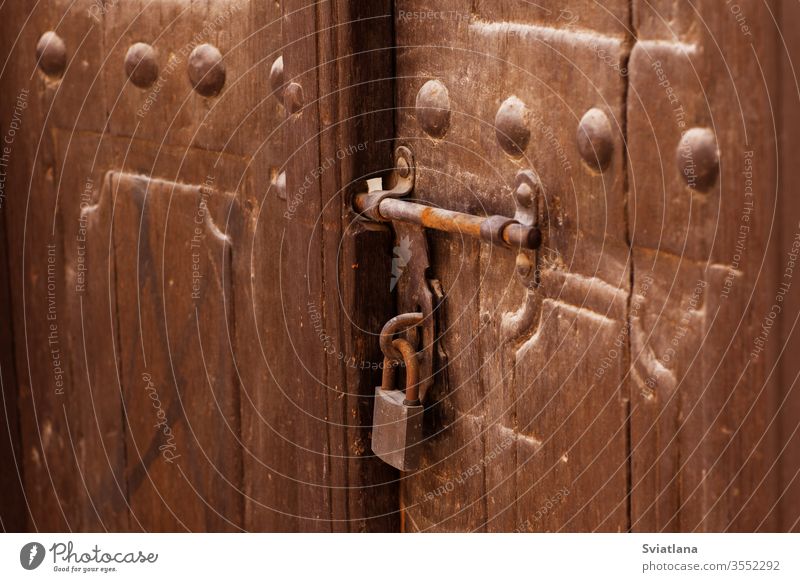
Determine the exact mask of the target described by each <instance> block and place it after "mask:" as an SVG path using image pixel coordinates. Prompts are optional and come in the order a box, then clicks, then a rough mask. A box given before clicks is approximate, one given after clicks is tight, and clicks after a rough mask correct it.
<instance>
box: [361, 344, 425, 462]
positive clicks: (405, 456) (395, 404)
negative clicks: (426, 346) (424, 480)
mask: <svg viewBox="0 0 800 582" xmlns="http://www.w3.org/2000/svg"><path fill="white" fill-rule="evenodd" d="M391 345H392V347H393V348H394V349H395V350H397V352H399V353H400V354H401V355H402V358H403V362H404V363H405V367H406V391H405V393H404V392H403V391H401V390H397V389H395V371H394V367H395V366H394V364H395V360H394V359H393V358H391V357H390V356H388V355H387V356H385V358H384V360H383V378H382V381H381V385H380V386H378V387H377V388H376V389H375V408H374V412H373V415H372V451H373V452H374V453H375V454H376V455H377V456H378V457H380V458H381V459H382V460H383V461H384V462H386V463H388V464H390V465H391V466H392V467H395V468H397V469H400V470H401V471H414V470H416V469H417V467H418V465H419V455H420V448H421V444H420V443H421V442H422V412H423V410H424V407H423V406H422V403H421V402H420V401H419V366H418V362H417V352H416V350H415V349H414V346H413V345H411V343H410V342H409V341H408V340H405V339H396V340H394V341H392V342H391Z"/></svg>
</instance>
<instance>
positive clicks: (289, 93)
mask: <svg viewBox="0 0 800 582" xmlns="http://www.w3.org/2000/svg"><path fill="white" fill-rule="evenodd" d="M283 105H284V106H285V107H286V111H288V112H289V113H290V114H291V115H294V114H295V113H298V112H299V111H300V110H301V109H302V108H303V106H304V105H305V96H304V95H303V87H302V86H301V85H300V83H294V82H292V83H289V85H288V86H287V87H286V91H284V92H283Z"/></svg>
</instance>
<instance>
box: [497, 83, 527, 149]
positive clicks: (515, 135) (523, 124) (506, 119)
mask: <svg viewBox="0 0 800 582" xmlns="http://www.w3.org/2000/svg"><path fill="white" fill-rule="evenodd" d="M494 127H495V135H496V137H497V142H498V143H499V144H500V147H501V148H503V151H505V152H506V153H507V154H508V155H510V156H513V157H520V156H522V154H523V153H524V152H525V148H527V147H528V142H529V141H530V138H531V131H530V129H528V108H527V107H526V106H525V104H524V103H523V102H522V101H520V100H519V99H518V98H517V97H509V98H508V99H506V100H505V101H503V104H502V105H500V108H499V109H498V110H497V115H496V116H495V118H494Z"/></svg>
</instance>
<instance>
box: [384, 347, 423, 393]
mask: <svg viewBox="0 0 800 582" xmlns="http://www.w3.org/2000/svg"><path fill="white" fill-rule="evenodd" d="M392 345H393V346H394V347H395V348H396V349H397V351H398V352H400V353H401V354H402V355H403V362H404V363H405V365H406V399H405V402H404V403H403V404H405V405H406V406H418V405H419V361H418V360H417V350H416V349H415V348H414V346H412V345H411V343H410V342H409V341H408V340H404V339H396V340H394V341H393V342H392ZM384 375H385V369H384Z"/></svg>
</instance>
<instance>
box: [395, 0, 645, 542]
mask: <svg viewBox="0 0 800 582" xmlns="http://www.w3.org/2000/svg"><path fill="white" fill-rule="evenodd" d="M426 9H427V5H424V3H415V2H399V3H398V4H397V7H396V10H397V17H398V21H397V27H398V28H397V41H398V57H397V58H398V65H397V72H398V78H399V82H398V106H399V108H398V117H397V119H398V122H397V123H398V140H399V141H400V142H402V143H405V144H407V145H408V146H409V147H411V149H412V150H413V151H414V153H415V157H416V162H417V164H418V172H417V186H416V189H415V193H416V196H418V197H420V198H422V199H424V200H425V201H426V202H430V203H432V204H435V205H441V206H443V207H446V208H451V209H454V210H460V211H466V212H471V213H476V214H502V215H506V216H509V215H513V213H514V204H513V198H512V195H511V190H512V184H513V179H514V175H515V174H516V172H517V171H518V170H519V169H523V168H531V169H534V170H535V171H536V172H537V173H538V174H539V175H540V177H541V179H542V182H543V186H544V191H545V193H544V197H543V200H541V201H540V205H541V219H540V220H541V222H542V227H543V231H544V237H545V240H544V243H543V245H542V250H541V251H540V252H539V253H538V257H537V261H538V265H537V267H538V269H539V272H540V275H539V282H538V284H537V286H536V289H534V290H533V291H532V292H531V293H530V294H528V292H527V291H526V290H525V289H524V287H523V286H522V285H520V283H519V282H518V281H517V278H516V276H515V271H514V270H515V266H514V261H515V256H514V254H513V253H511V252H506V251H504V250H498V249H497V248H491V247H487V246H485V245H481V244H480V243H476V242H471V241H460V240H458V239H457V238H456V239H454V237H450V236H446V237H445V236H432V237H431V245H432V248H433V250H432V254H433V256H434V257H435V258H434V260H433V261H432V264H433V272H434V274H433V276H434V277H435V278H437V279H440V280H441V283H442V286H443V288H444V292H445V294H446V297H447V299H446V304H447V306H446V311H445V324H444V326H445V329H444V330H443V331H442V336H443V346H444V350H445V352H446V353H447V366H446V373H445V374H442V376H441V377H440V379H439V380H438V381H437V386H436V389H435V392H434V394H435V398H436V399H437V401H438V402H437V407H438V409H439V410H440V417H439V418H437V423H436V424H435V425H433V426H432V427H430V440H429V442H428V445H427V446H426V450H425V461H424V468H423V469H422V470H421V471H420V472H419V473H417V474H414V475H412V476H409V477H408V478H406V479H405V480H404V482H403V502H404V507H405V509H406V511H407V515H408V520H407V521H406V529H408V530H413V529H415V528H417V529H421V530H430V529H443V530H451V529H458V530H498V531H510V530H514V529H523V530H536V531H538V530H543V529H553V530H558V529H566V530H585V529H595V528H597V529H602V530H611V531H617V530H623V529H626V528H627V510H626V495H627V460H626V459H627V448H626V439H627V433H626V417H627V378H626V375H625V366H626V364H627V362H628V353H629V350H628V342H627V333H626V329H627V328H626V327H625V326H626V321H627V319H626V317H627V315H626V314H627V297H628V293H629V288H630V273H629V270H628V246H627V243H626V227H627V226H626V225H627V216H626V200H625V157H624V154H623V152H624V149H623V141H622V133H621V129H620V128H621V127H623V126H624V114H625V89H626V81H625V78H624V76H622V75H620V73H619V67H615V66H612V65H614V64H624V63H625V62H626V58H627V57H626V55H627V51H628V40H627V38H626V36H625V34H624V23H627V21H628V17H629V15H628V12H627V5H623V3H619V5H618V6H611V7H610V8H609V9H608V10H609V13H604V15H603V16H602V17H601V16H600V15H599V14H597V13H596V11H592V10H588V11H584V12H581V13H580V17H579V18H578V19H577V20H574V19H569V20H565V18H566V17H567V16H569V15H568V14H566V12H564V13H561V12H560V11H559V8H557V7H556V6H555V3H554V5H553V6H546V7H543V8H542V9H541V10H538V11H537V10H535V9H533V8H526V7H523V6H521V5H520V3H512V2H508V3H500V4H496V3H492V4H490V3H477V4H475V3H465V2H438V3H437V4H436V11H437V14H441V15H442V16H441V17H440V18H436V19H433V18H431V19H428V18H425V17H424V15H425V14H426ZM565 10H566V9H565ZM404 14H410V15H412V16H410V17H408V18H404V17H403V15H404ZM414 14H417V15H422V16H417V17H414V16H413V15H414ZM575 14H576V15H577V14H578V12H577V11H576V12H575ZM612 17H613V20H614V21H615V22H617V23H618V24H617V25H616V26H614V27H607V26H606V25H607V22H608V20H609V19H611V18H612ZM618 31H619V32H618ZM601 50H602V51H603V54H604V55H606V57H607V58H608V59H609V62H610V63H611V65H603V66H597V65H596V61H597V58H598V57H597V54H598V52H599V51H601ZM430 79H438V80H439V81H441V82H442V83H443V84H444V86H445V87H446V88H447V91H448V93H449V103H450V110H451V112H450V127H449V130H448V131H447V134H446V136H445V137H444V138H443V139H433V138H432V137H430V136H429V135H427V134H426V133H425V131H424V129H423V128H421V123H420V116H421V115H422V114H423V112H420V110H419V109H415V103H416V98H417V92H418V91H419V90H420V88H421V87H422V85H423V84H424V83H426V82H427V81H428V80H430ZM513 98H516V99H519V100H520V101H522V102H523V103H524V104H525V109H526V112H525V117H524V121H520V122H519V123H518V126H522V125H523V124H524V126H525V127H526V128H527V132H528V133H529V136H528V137H527V139H526V138H525V137H524V136H523V138H522V139H523V140H524V141H527V144H526V145H525V146H524V147H523V148H521V149H522V150H523V154H522V155H513V154H514V153H518V152H513V150H512V155H509V154H508V153H507V152H506V151H504V149H503V148H502V146H501V143H500V140H499V139H498V136H497V134H496V128H495V125H496V124H495V118H496V115H497V113H498V110H500V109H501V108H502V107H503V104H504V103H507V102H508V101H507V100H509V99H513ZM593 107H597V108H599V109H601V110H602V111H603V112H604V115H606V116H607V119H608V123H609V125H610V127H611V128H613V130H614V131H613V134H612V137H610V138H609V139H611V140H612V143H611V147H612V148H613V157H612V159H611V162H610V165H609V167H608V168H607V169H606V170H605V171H604V172H602V173H600V172H598V171H595V170H593V169H591V168H589V167H588V166H587V165H586V164H585V163H584V162H583V161H582V159H581V157H580V155H579V154H578V152H577V150H576V148H575V146H574V142H575V134H576V129H577V127H578V122H579V121H580V120H581V118H582V117H583V115H584V114H585V113H586V112H587V111H588V110H589V109H591V108H593ZM423 122H424V120H423ZM516 127H517V126H515V125H513V124H512V125H510V126H505V125H503V126H501V130H503V131H504V132H506V133H509V134H510V133H512V132H513V131H514V130H515V128H516ZM523 133H524V132H523ZM514 315H517V316H518V317H521V318H522V319H523V320H524V321H525V322H526V323H525V325H521V326H517V327H516V328H513V327H512V328H511V329H510V330H509V329H504V326H503V321H504V320H508V319H509V318H513V316H514ZM604 360H606V361H607V364H606V366H605V367H601V362H603V361H604Z"/></svg>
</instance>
